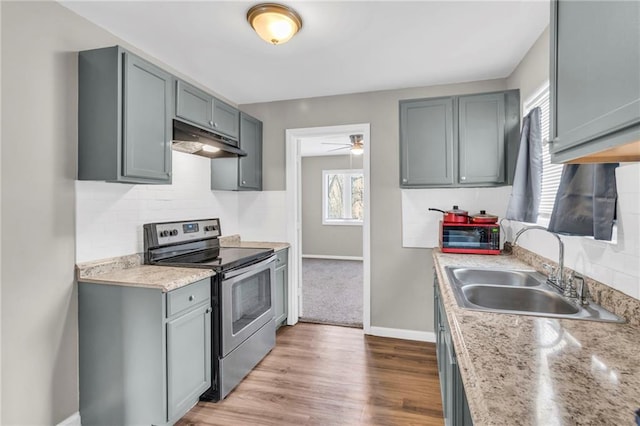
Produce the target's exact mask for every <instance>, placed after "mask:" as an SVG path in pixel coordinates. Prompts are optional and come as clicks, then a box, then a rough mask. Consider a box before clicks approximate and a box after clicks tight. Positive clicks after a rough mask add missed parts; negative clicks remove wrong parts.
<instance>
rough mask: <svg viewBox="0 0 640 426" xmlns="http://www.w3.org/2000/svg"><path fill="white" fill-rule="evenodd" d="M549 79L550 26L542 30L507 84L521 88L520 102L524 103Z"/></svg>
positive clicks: (512, 87) (510, 87)
mask: <svg viewBox="0 0 640 426" xmlns="http://www.w3.org/2000/svg"><path fill="white" fill-rule="evenodd" d="M547 81H549V27H547V28H546V29H545V30H544V31H543V32H542V34H541V35H540V37H538V40H536V42H535V43H534V44H533V46H531V49H529V52H527V54H526V55H525V56H524V58H522V61H520V64H518V66H517V67H516V69H515V70H514V71H513V73H511V75H510V76H509V78H507V86H508V87H509V89H520V102H521V103H523V102H524V101H526V100H527V98H529V97H530V96H531V95H533V94H534V93H535V92H536V91H537V90H538V89H540V87H542V85H543V84H544V83H546V82H547Z"/></svg>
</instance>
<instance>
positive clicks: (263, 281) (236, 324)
mask: <svg viewBox="0 0 640 426" xmlns="http://www.w3.org/2000/svg"><path fill="white" fill-rule="evenodd" d="M270 277H271V272H270V270H269V269H266V270H264V271H262V272H260V273H258V274H255V275H251V276H250V277H247V278H245V279H243V280H241V281H237V282H235V283H234V284H233V289H232V301H231V306H232V319H233V334H237V333H238V332H239V331H242V329H243V328H245V327H246V326H247V325H249V324H251V323H252V322H253V321H254V320H255V319H256V318H258V317H260V315H262V314H264V313H265V312H267V311H268V310H269V309H271V283H270Z"/></svg>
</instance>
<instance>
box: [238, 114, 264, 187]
mask: <svg viewBox="0 0 640 426" xmlns="http://www.w3.org/2000/svg"><path fill="white" fill-rule="evenodd" d="M240 148H241V149H243V150H244V151H245V152H246V153H247V156H246V157H240V159H239V162H240V164H239V171H238V186H239V187H240V188H242V189H253V190H257V191H261V190H262V122H261V121H260V120H256V119H255V118H253V117H251V116H249V115H247V114H245V113H242V114H241V115H240Z"/></svg>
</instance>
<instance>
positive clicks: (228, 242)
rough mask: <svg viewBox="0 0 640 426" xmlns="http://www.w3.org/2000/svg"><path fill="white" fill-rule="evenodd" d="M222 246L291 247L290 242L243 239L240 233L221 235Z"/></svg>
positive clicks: (278, 249) (278, 248)
mask: <svg viewBox="0 0 640 426" xmlns="http://www.w3.org/2000/svg"><path fill="white" fill-rule="evenodd" d="M220 246H221V247H249V248H272V249H273V250H274V251H280V250H284V249H286V248H289V246H290V244H289V243H283V242H270V241H242V240H241V239H240V235H229V236H226V237H220Z"/></svg>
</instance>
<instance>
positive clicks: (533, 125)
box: [505, 108, 542, 223]
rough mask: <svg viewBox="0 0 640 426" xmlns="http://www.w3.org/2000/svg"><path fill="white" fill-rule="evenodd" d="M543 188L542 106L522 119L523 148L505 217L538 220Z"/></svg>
mask: <svg viewBox="0 0 640 426" xmlns="http://www.w3.org/2000/svg"><path fill="white" fill-rule="evenodd" d="M541 188H542V137H541V134H540V108H534V109H532V110H531V111H530V112H529V114H527V116H526V117H525V118H524V120H523V121H522V133H521V134H520V148H519V150H518V159H517V160H516V169H515V175H514V177H513V189H512V190H511V197H510V198H509V205H508V207H507V213H506V214H505V218H507V219H512V220H518V221H520V222H532V223H535V222H536V221H537V220H538V208H539V207H540V194H541Z"/></svg>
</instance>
